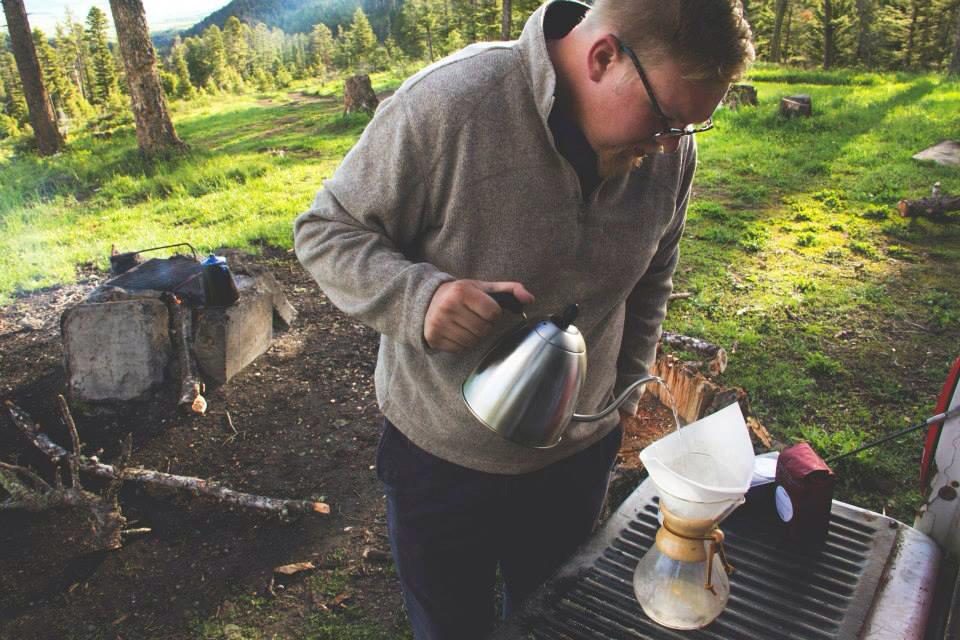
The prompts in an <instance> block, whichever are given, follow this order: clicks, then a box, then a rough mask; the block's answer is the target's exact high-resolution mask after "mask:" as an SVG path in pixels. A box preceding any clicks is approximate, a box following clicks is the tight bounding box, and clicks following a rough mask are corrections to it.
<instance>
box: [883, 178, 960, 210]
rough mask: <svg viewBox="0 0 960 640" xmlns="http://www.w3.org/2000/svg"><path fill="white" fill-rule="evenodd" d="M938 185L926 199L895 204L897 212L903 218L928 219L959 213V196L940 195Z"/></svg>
mask: <svg viewBox="0 0 960 640" xmlns="http://www.w3.org/2000/svg"><path fill="white" fill-rule="evenodd" d="M939 187H940V183H939V182H938V183H937V184H935V185H934V188H933V190H932V191H933V193H932V194H931V195H930V197H928V198H917V199H916V200H906V199H904V200H901V201H900V202H898V203H897V210H898V211H899V212H900V215H901V216H903V217H904V218H914V217H917V216H926V217H928V218H942V217H944V216H945V214H946V213H947V212H949V211H960V196H948V195H945V194H942V193H940V188H939Z"/></svg>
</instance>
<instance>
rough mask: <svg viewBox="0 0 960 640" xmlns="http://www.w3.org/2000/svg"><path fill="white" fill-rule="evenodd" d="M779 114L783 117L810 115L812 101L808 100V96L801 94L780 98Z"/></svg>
mask: <svg viewBox="0 0 960 640" xmlns="http://www.w3.org/2000/svg"><path fill="white" fill-rule="evenodd" d="M780 115H781V116H783V117H784V118H792V117H794V116H812V115H813V103H812V102H811V101H810V96H808V95H805V94H801V95H795V96H784V97H783V98H780Z"/></svg>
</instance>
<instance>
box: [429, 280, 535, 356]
mask: <svg viewBox="0 0 960 640" xmlns="http://www.w3.org/2000/svg"><path fill="white" fill-rule="evenodd" d="M499 291H506V292H509V293H512V294H513V296H514V297H515V298H516V299H517V300H519V301H520V304H530V303H532V302H533V294H531V293H530V292H529V291H527V290H526V288H524V286H523V285H522V284H520V283H519V282H484V281H483V280H454V281H452V282H445V283H443V284H442V285H440V286H439V287H438V288H437V291H436V292H435V293H434V294H433V299H432V300H430V306H429V307H427V316H426V318H425V319H424V324H423V337H424V339H425V340H426V341H427V344H428V345H429V346H430V347H431V348H433V349H438V350H440V351H449V352H451V353H457V352H458V351H464V350H466V349H469V348H470V347H472V346H474V345H475V344H477V343H478V342H479V341H480V339H481V338H483V337H484V336H485V335H487V334H488V333H490V330H491V329H493V325H494V323H496V321H497V320H498V319H499V318H500V314H501V313H503V310H502V309H501V308H500V305H499V304H497V302H496V301H495V300H494V299H493V298H491V297H490V296H488V295H487V294H488V293H496V292H499Z"/></svg>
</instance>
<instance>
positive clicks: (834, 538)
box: [493, 482, 896, 640]
mask: <svg viewBox="0 0 960 640" xmlns="http://www.w3.org/2000/svg"><path fill="white" fill-rule="evenodd" d="M658 527H659V524H658V522H657V500H656V496H655V494H654V492H653V484H652V483H651V482H645V483H644V484H643V485H641V487H640V488H638V489H637V491H636V492H634V494H633V495H632V496H631V497H630V498H628V500H627V501H626V502H625V503H624V504H623V505H622V506H621V507H620V509H619V510H618V511H617V513H616V514H615V515H614V516H613V517H612V518H611V519H610V521H608V523H607V525H606V526H605V527H604V528H603V529H601V530H600V531H599V532H598V533H597V534H596V535H595V536H594V538H593V540H592V541H591V542H590V543H589V544H588V545H587V546H586V547H585V548H584V549H582V550H581V551H580V552H579V553H578V555H577V556H576V557H575V558H573V559H572V560H571V561H570V562H569V563H568V564H567V565H566V566H565V567H564V568H563V569H561V571H560V572H559V574H558V575H557V576H555V577H554V578H553V579H551V580H550V581H549V582H548V583H547V584H546V585H544V587H542V588H541V589H540V590H539V591H538V592H537V593H536V594H535V595H534V596H533V597H532V598H531V599H530V601H529V602H528V603H527V604H526V605H525V606H524V608H523V609H522V610H521V611H519V612H518V613H517V614H516V615H515V616H513V617H512V618H511V620H510V621H509V623H508V624H506V625H504V626H503V627H502V628H501V629H499V630H498V631H497V632H496V633H495V634H494V635H493V637H494V638H497V639H499V640H507V639H518V638H525V639H529V638H535V639H536V640H561V639H562V640H574V639H576V640H580V639H583V640H587V639H589V640H598V639H610V640H622V639H628V638H629V639H633V638H651V639H659V638H672V639H677V640H680V639H682V640H689V639H691V638H696V639H699V638H712V639H717V640H758V639H771V640H773V639H779V638H800V639H803V640H829V639H848V638H855V637H857V635H858V634H859V631H860V629H861V627H862V626H863V624H864V622H865V620H866V617H867V614H868V612H869V608H870V604H871V603H872V602H873V598H874V594H875V593H876V590H877V587H878V585H879V581H880V576H881V574H882V572H883V569H884V565H885V563H886V559H887V557H888V556H889V554H890V551H891V547H892V545H893V544H894V541H895V540H896V528H895V527H896V523H895V521H893V520H890V519H888V518H882V517H877V516H875V515H871V514H869V513H867V512H863V511H860V510H857V509H854V508H851V507H849V506H847V505H844V504H842V503H834V505H833V511H832V516H831V523H830V532H829V536H828V538H827V542H826V544H825V545H824V547H823V548H821V549H819V550H817V551H806V552H805V551H802V550H799V549H797V548H795V545H790V544H789V543H787V542H786V540H784V539H783V537H782V533H781V531H780V528H779V524H778V523H777V521H776V519H775V515H774V514H773V509H772V507H769V506H768V508H766V509H756V508H753V509H746V508H743V507H742V508H741V509H740V510H738V511H737V512H735V513H734V515H733V516H731V517H730V518H729V519H728V520H727V521H725V522H724V523H723V525H722V529H723V531H724V533H725V534H726V542H725V547H726V551H727V555H728V557H729V559H730V561H731V562H732V563H733V564H734V566H735V567H736V571H735V572H734V574H733V575H732V576H731V578H730V600H729V602H728V604H727V608H726V609H725V610H724V612H723V613H722V614H721V615H720V617H719V618H717V619H716V620H715V621H714V622H713V623H712V624H710V625H709V626H708V627H706V628H705V629H701V630H698V631H684V632H679V631H673V630H670V629H666V628H664V627H661V626H659V625H657V624H656V623H654V622H653V621H651V620H650V619H649V618H647V616H646V615H645V614H644V613H643V610H642V609H641V608H640V605H639V604H638V603H637V600H636V598H635V597H634V594H633V571H634V569H635V568H636V565H637V562H638V561H639V560H640V558H641V557H642V556H643V554H644V553H646V551H647V549H649V548H650V546H651V545H652V544H653V540H654V536H655V535H656V532H657V528H658Z"/></svg>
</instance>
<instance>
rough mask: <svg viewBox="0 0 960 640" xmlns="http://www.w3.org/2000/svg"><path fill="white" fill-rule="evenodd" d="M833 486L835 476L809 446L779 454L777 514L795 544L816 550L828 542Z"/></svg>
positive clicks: (788, 448)
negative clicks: (815, 547) (815, 548)
mask: <svg viewBox="0 0 960 640" xmlns="http://www.w3.org/2000/svg"><path fill="white" fill-rule="evenodd" d="M834 484H836V475H834V473H833V471H832V470H831V469H830V467H829V466H827V463H826V462H824V461H823V458H821V457H820V456H819V455H817V452H816V451H814V450H813V447H811V446H810V445H809V444H808V443H806V442H801V443H799V444H795V445H793V446H791V447H787V448H786V449H784V450H783V451H782V452H780V457H779V458H778V459H777V489H776V504H777V513H778V515H779V516H780V520H781V521H782V522H783V523H784V526H785V527H786V534H787V538H788V539H789V540H790V541H791V542H792V543H795V544H799V545H802V546H805V547H814V546H819V545H821V544H823V542H824V541H825V540H826V539H827V529H828V528H829V526H830V507H831V505H832V503H833V487H834Z"/></svg>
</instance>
